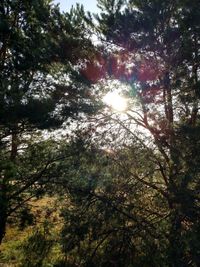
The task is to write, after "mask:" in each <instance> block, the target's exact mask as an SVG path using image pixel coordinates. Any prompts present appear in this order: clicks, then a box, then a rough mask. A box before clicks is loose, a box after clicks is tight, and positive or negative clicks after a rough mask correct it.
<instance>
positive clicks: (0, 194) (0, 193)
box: [0, 179, 7, 244]
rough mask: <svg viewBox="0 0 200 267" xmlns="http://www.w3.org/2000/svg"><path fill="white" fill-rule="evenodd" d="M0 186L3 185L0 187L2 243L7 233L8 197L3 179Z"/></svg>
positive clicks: (0, 230) (0, 240) (0, 231)
mask: <svg viewBox="0 0 200 267" xmlns="http://www.w3.org/2000/svg"><path fill="white" fill-rule="evenodd" d="M2 180H3V179H2ZM0 187H1V188H0V244H1V243H2V240H3V238H4V236H5V233H6V222H7V198H6V186H5V184H4V182H3V181H2V184H1V185H0Z"/></svg>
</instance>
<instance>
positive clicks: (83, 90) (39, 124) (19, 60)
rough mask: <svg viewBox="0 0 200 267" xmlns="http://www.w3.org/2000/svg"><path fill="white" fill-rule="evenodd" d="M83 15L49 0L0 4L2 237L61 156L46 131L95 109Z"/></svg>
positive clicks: (0, 190)
mask: <svg viewBox="0 0 200 267" xmlns="http://www.w3.org/2000/svg"><path fill="white" fill-rule="evenodd" d="M78 13H79V10H78V9H77V10H74V11H73V12H71V13H69V14H61V13H60V11H59V8H58V7H57V6H53V5H52V3H51V1H48V0H37V1H35V0H34V1H18V0H16V1H8V0H3V1H1V4H0V59H1V61H0V86H1V92H0V145H1V162H0V168H1V171H0V173H1V182H0V202H1V205H0V214H1V216H0V241H2V238H3V237H4V234H5V229H6V223H7V219H8V217H9V216H10V215H11V214H12V213H13V212H16V211H17V210H18V209H19V208H21V207H22V206H23V203H24V202H26V200H28V199H30V198H31V196H32V195H35V194H37V193H36V192H37V187H39V185H38V181H40V183H42V181H47V180H48V179H49V177H47V176H48V175H50V172H51V171H50V170H52V164H54V163H55V161H56V159H57V157H59V156H57V155H56V153H57V152H56V151H57V150H56V146H55V145H52V144H53V143H52V142H51V141H50V142H49V143H48V142H46V141H45V140H44V139H45V138H43V135H40V137H39V136H38V137H37V135H38V134H39V131H41V130H50V129H56V128H58V127H60V126H61V125H62V124H63V122H66V121H67V119H68V118H72V119H73V118H75V117H77V115H78V113H81V112H82V113H83V112H86V113H89V112H91V111H92V104H91V102H90V101H89V99H88V93H87V92H88V84H87V83H84V81H83V79H81V77H80V75H79V71H78V61H79V62H80V61H81V59H84V58H85V57H86V56H88V51H89V50H91V48H92V44H91V41H90V40H89V38H87V31H86V27H85V26H84V23H82V20H81V18H79V17H78V15H77V14H78ZM80 47H81V49H80ZM75 66H76V67H75ZM86 99H87V101H85V100H86ZM39 139H40V141H39ZM42 140H43V142H42ZM50 149H53V152H52V151H50ZM53 155H55V157H53ZM44 177H45V178H44ZM42 179H43V180H42ZM34 188H35V189H36V191H35V192H33V191H34ZM31 192H32V193H31Z"/></svg>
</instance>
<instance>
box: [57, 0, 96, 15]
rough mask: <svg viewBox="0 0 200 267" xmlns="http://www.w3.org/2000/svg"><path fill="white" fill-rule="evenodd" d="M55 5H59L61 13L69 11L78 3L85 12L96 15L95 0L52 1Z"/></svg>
mask: <svg viewBox="0 0 200 267" xmlns="http://www.w3.org/2000/svg"><path fill="white" fill-rule="evenodd" d="M54 3H55V4H58V3H59V4H60V9H61V11H69V10H70V9H71V6H72V5H73V6H76V3H80V4H82V5H83V6H84V9H85V11H90V12H92V13H97V12H98V8H97V1H96V0H54Z"/></svg>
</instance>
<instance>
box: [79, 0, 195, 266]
mask: <svg viewBox="0 0 200 267" xmlns="http://www.w3.org/2000/svg"><path fill="white" fill-rule="evenodd" d="M99 6H100V7H101V9H102V13H101V14H100V16H97V19H98V21H99V26H98V31H99V33H101V35H102V36H103V42H104V43H105V44H106V45H105V46H104V48H105V50H104V52H103V55H102V57H100V60H99V63H100V64H101V65H102V66H103V70H104V75H103V78H106V77H109V78H113V79H118V80H119V81H120V82H122V83H125V84H126V85H127V86H129V87H128V88H129V90H130V95H131V97H132V100H130V106H129V109H128V110H127V112H126V114H125V115H124V116H125V119H124V117H120V116H119V117H116V114H112V113H111V114H105V116H104V117H102V116H101V117H102V118H103V119H102V120H101V121H98V124H97V125H101V126H103V125H108V124H109V129H111V134H113V136H114V135H115V133H116V132H117V131H116V126H114V127H113V128H114V131H115V132H113V131H112V129H113V128H111V124H112V123H115V125H116V124H118V125H119V126H120V129H121V130H119V132H118V133H121V134H122V133H125V136H126V137H128V139H127V138H121V141H122V140H123V141H122V142H121V151H118V150H116V148H115V149H114V151H116V154H118V156H119V157H117V165H120V166H121V170H123V171H124V172H125V173H126V172H131V173H132V171H133V170H132V168H131V166H130V165H132V166H135V162H136V163H137V164H136V168H135V169H134V175H133V177H134V181H135V182H136V181H137V182H138V184H139V185H140V186H142V188H143V190H144V197H143V198H142V199H141V201H139V200H138V199H134V196H133V194H134V193H133V192H132V191H131V189H130V188H129V189H128V190H127V195H128V196H129V198H130V199H131V201H133V202H134V205H138V204H139V207H140V208H139V209H138V212H137V214H136V219H140V216H141V211H140V212H139V210H143V211H144V210H145V212H144V215H145V218H146V220H145V221H144V223H143V224H142V230H143V231H144V232H143V233H145V236H142V237H141V236H140V235H137V238H139V237H140V238H141V239H142V242H144V243H145V244H146V246H144V247H145V251H146V252H144V254H143V255H144V261H142V260H141V255H140V256H134V259H132V260H131V264H133V263H134V260H135V261H136V262H137V263H135V264H137V265H138V266H150V265H151V266H182V267H183V266H189V265H191V266H198V265H199V249H198V247H199V242H198V240H196V238H195V235H196V234H197V233H198V232H199V212H200V210H199V167H198V160H199V156H198V151H199V92H198V91H199V44H200V40H199V36H200V34H199V33H200V32H199V31H200V21H199V3H198V2H197V1H194V2H193V3H192V4H191V3H189V1H174V2H173V3H172V2H169V1H168V2H166V1H149V0H147V1H142V2H141V1H137V0H133V1H128V3H127V1H126V3H125V1H106V0H104V1H103V0H102V1H99ZM109 45H110V47H109ZM108 48H110V49H108ZM102 58H104V59H106V60H107V62H105V60H103V61H102V60H101V59H102ZM115 59H117V60H115ZM95 64H96V63H95ZM101 70H102V68H100V71H101ZM99 77H100V78H102V75H100V76H99ZM133 103H137V104H134V106H133ZM101 115H102V113H101ZM98 118H99V117H98ZM133 125H137V128H136V129H135V128H134V126H133ZM107 127H108V126H107ZM137 129H138V131H139V132H140V134H139V133H138V131H137ZM142 129H144V130H143V131H142ZM105 132H107V134H108V129H107V128H106V131H105ZM93 138H94V137H93ZM101 138H103V135H101ZM108 139H109V138H108ZM114 140H115V144H116V143H117V141H119V140H120V134H118V136H117V137H116V135H115V137H114V138H113V139H112V138H111V139H110V141H114ZM124 140H125V142H124ZM136 144H137V145H138V146H139V147H138V146H137V145H136ZM118 145H119V144H118ZM123 147H124V148H123ZM134 150H137V151H138V153H136V155H135V157H134V158H131V157H130V154H128V155H129V157H121V158H120V153H123V151H127V153H131V151H134ZM142 156H143V157H142ZM131 173H129V177H132V174H131ZM83 176H84V175H83ZM86 176H87V175H86ZM103 176H104V175H103V174H102V176H101V177H103ZM115 176H116V174H113V173H112V175H111V177H112V179H111V181H112V182H111V184H112V186H111V188H112V189H113V191H114V188H115V186H117V184H118V185H119V191H120V190H121V188H122V187H120V185H121V184H120V182H119V181H118V182H117V183H116V181H115ZM126 182H127V180H126ZM100 188H101V189H96V190H97V192H103V196H102V195H101V202H104V201H105V202H107V201H108V200H109V205H110V206H112V205H114V206H115V207H116V208H117V209H118V212H119V213H118V220H120V215H119V214H120V212H121V209H120V208H121V206H123V205H124V204H125V203H126V204H127V202H126V201H127V200H122V199H120V197H119V196H118V195H117V194H116V195H115V197H111V199H110V193H109V194H108V193H107V192H106V191H104V190H103V186H101V187H100ZM114 192H115V191H114ZM93 193H94V192H93ZM115 193H116V192H115ZM77 195H78V193H77ZM91 195H92V192H91ZM111 195H112V194H111ZM116 196H117V197H116ZM96 198H97V199H98V200H99V196H98V195H96ZM83 199H84V198H83ZM125 199H126V198H125ZM130 199H129V202H128V204H129V205H130ZM152 199H153V200H154V201H155V202H154V201H153V202H152ZM79 203H80V202H79ZM115 203H117V205H115ZM147 203H148V211H147V210H146V209H145V208H146V205H147ZM129 205H128V206H129ZM104 209H105V210H106V204H105V206H104ZM160 211H162V214H160ZM123 212H124V210H123ZM97 213H98V212H97ZM109 213H111V211H110V212H109ZM94 214H95V212H94ZM126 215H127V214H124V216H126ZM128 215H129V216H131V215H132V211H128ZM153 215H154V216H155V217H156V219H155V221H153V222H152V216H153ZM90 217H92V215H91V216H90ZM110 220H111V221H112V218H110ZM84 221H85V217H84ZM118 223H119V221H118ZM150 223H151V224H150ZM149 224H150V225H151V226H152V227H153V226H154V227H155V228H151V233H153V234H154V235H155V236H154V237H152V238H149V240H150V243H151V245H154V246H155V247H156V246H157V245H158V247H159V246H160V245H161V243H162V242H163V240H164V248H162V249H161V251H160V254H159V256H160V260H159V262H155V257H158V255H157V256H154V257H153V258H151V257H149V255H150V253H151V252H149V251H148V246H149V243H148V242H146V241H147V240H146V238H145V237H146V236H148V237H150V236H149V235H148V234H147V231H146V227H148V225H149ZM119 225H120V223H119ZM86 232H87V233H88V234H89V233H90V230H87V231H86ZM100 232H101V231H100ZM156 234H158V235H157V237H156ZM115 241H116V240H115ZM156 244H157V245H156ZM102 247H104V246H103V245H102V246H101V248H102ZM139 247H140V249H139V251H140V253H141V251H144V250H142V248H144V247H143V246H142V245H141V244H140V246H139ZM158 247H157V249H158ZM113 249H114V248H113ZM148 253H149V254H148ZM148 259H149V260H150V262H149V261H148ZM95 264H96V263H95ZM110 264H111V262H110ZM116 264H117V263H116ZM118 264H119V265H117V266H120V263H119V261H118ZM127 266H128V263H127Z"/></svg>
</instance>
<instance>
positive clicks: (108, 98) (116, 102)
mask: <svg viewBox="0 0 200 267" xmlns="http://www.w3.org/2000/svg"><path fill="white" fill-rule="evenodd" d="M103 102H104V103H105V104H107V105H108V106H110V107H112V108H113V109H114V110H116V111H119V112H123V111H125V110H126V109H127V100H126V99H125V98H124V97H122V96H120V95H119V94H118V93H117V92H109V93H107V94H106V95H105V96H104V97H103Z"/></svg>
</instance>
